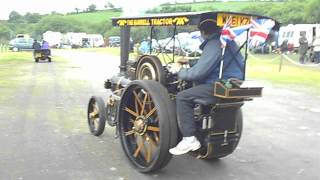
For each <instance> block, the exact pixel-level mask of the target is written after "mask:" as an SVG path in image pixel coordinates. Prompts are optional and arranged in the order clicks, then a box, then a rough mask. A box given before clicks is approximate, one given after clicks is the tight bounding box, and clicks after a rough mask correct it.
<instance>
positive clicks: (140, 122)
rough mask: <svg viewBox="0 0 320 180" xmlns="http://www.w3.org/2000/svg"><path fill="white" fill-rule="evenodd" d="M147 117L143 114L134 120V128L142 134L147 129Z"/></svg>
mask: <svg viewBox="0 0 320 180" xmlns="http://www.w3.org/2000/svg"><path fill="white" fill-rule="evenodd" d="M145 122H146V121H145V118H144V117H142V116H139V117H137V119H136V120H135V121H134V122H133V127H132V129H133V130H134V131H135V132H136V133H138V134H140V135H143V134H144V133H145V132H146V130H147V124H146V123H145Z"/></svg>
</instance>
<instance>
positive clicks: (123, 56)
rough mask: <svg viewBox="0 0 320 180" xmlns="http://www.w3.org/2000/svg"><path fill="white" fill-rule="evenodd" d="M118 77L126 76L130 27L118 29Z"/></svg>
mask: <svg viewBox="0 0 320 180" xmlns="http://www.w3.org/2000/svg"><path fill="white" fill-rule="evenodd" d="M120 37H121V39H120V60H121V62H120V75H121V76H126V71H127V62H128V60H129V45H130V27H129V26H124V27H121V28H120Z"/></svg>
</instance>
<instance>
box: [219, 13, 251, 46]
mask: <svg viewBox="0 0 320 180" xmlns="http://www.w3.org/2000/svg"><path fill="white" fill-rule="evenodd" d="M231 21H232V17H229V18H228V20H227V21H226V23H225V24H224V26H223V28H222V30H221V36H220V42H221V44H222V47H226V45H227V42H228V41H233V40H234V39H235V38H236V37H237V36H239V35H241V34H242V33H243V32H245V31H247V30H248V29H249V28H250V27H251V26H252V25H251V24H248V25H244V26H239V27H234V28H231Z"/></svg>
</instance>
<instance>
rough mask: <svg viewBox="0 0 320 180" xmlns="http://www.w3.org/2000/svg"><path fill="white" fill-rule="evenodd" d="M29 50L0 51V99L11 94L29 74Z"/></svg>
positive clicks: (30, 54) (30, 58)
mask: <svg viewBox="0 0 320 180" xmlns="http://www.w3.org/2000/svg"><path fill="white" fill-rule="evenodd" d="M32 63H33V60H32V53H31V52H16V53H13V52H6V53H0V77H1V78H0V92H1V96H0V101H4V100H6V99H7V98H10V97H11V96H13V95H14V94H15V92H16V90H17V88H18V87H19V84H20V83H21V82H22V81H24V80H25V77H26V76H27V75H28V74H30V70H29V68H30V67H31V64H32Z"/></svg>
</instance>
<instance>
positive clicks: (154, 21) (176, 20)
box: [117, 17, 189, 26]
mask: <svg viewBox="0 0 320 180" xmlns="http://www.w3.org/2000/svg"><path fill="white" fill-rule="evenodd" d="M188 22H189V19H188V18H187V17H164V18H145V19H119V20H118V21H117V25H118V26H171V25H177V26H183V25H187V24H188Z"/></svg>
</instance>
